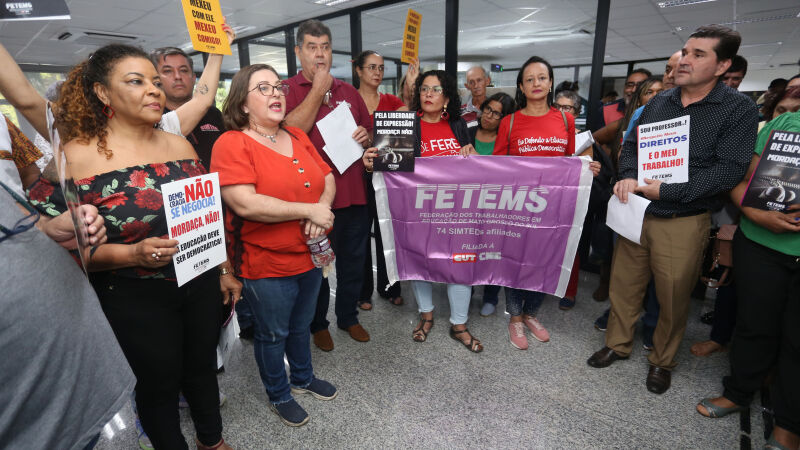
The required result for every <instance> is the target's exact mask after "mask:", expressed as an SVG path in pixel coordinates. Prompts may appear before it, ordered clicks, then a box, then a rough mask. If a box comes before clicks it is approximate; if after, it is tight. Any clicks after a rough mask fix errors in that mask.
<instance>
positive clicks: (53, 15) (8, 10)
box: [0, 0, 70, 21]
mask: <svg viewBox="0 0 800 450" xmlns="http://www.w3.org/2000/svg"><path fill="white" fill-rule="evenodd" d="M2 4H3V7H2V8H0V21H4V20H66V19H69V18H70V17H69V8H67V3H66V2H65V1H64V0H31V1H27V2H26V1H4V2H2Z"/></svg>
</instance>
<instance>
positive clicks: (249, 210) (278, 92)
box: [211, 64, 337, 426]
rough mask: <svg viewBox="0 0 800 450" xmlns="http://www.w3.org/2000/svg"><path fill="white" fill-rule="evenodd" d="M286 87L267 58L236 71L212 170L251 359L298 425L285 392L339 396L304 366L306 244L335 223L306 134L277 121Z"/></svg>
mask: <svg viewBox="0 0 800 450" xmlns="http://www.w3.org/2000/svg"><path fill="white" fill-rule="evenodd" d="M288 92H289V86H288V85H287V84H284V83H283V82H282V81H281V79H280V78H279V77H278V73H277V72H276V71H275V69H273V68H272V67H271V66H268V65H266V64H254V65H251V66H247V67H244V68H242V69H241V70H240V71H239V72H237V73H236V75H234V77H233V80H232V81H231V88H230V92H229V94H228V98H227V99H225V104H224V105H223V107H222V117H223V119H224V120H225V126H226V128H228V130H230V131H227V132H226V133H224V134H223V135H222V136H220V138H219V139H218V140H217V142H216V143H215V144H214V149H213V151H212V156H211V170H212V171H214V172H218V173H219V180H220V186H222V198H223V199H224V200H225V204H226V206H227V208H228V210H229V211H228V214H227V216H226V229H227V231H228V235H229V236H230V237H231V246H230V247H229V254H230V256H231V260H232V263H233V266H234V271H235V273H236V276H238V277H240V278H241V279H242V281H243V283H244V295H245V299H246V301H247V303H248V304H249V306H250V309H251V310H252V312H253V317H254V319H255V336H254V338H255V339H254V340H255V343H254V351H255V358H256V363H257V364H258V370H259V373H260V374H261V382H262V383H263V384H264V388H265V389H266V391H267V395H268V397H269V402H270V408H271V409H272V411H273V412H275V413H276V414H277V415H278V416H279V417H280V419H281V421H282V422H283V423H284V424H286V425H289V426H301V425H304V424H305V423H306V422H308V420H309V418H308V414H307V413H306V412H305V410H304V409H303V408H302V407H301V406H300V405H299V404H298V403H297V402H296V401H295V400H294V398H293V397H292V394H293V393H294V394H304V393H306V394H311V395H312V396H314V397H315V398H317V399H321V400H332V399H333V398H334V397H336V395H337V391H336V388H335V387H333V386H332V385H331V384H330V383H328V382H327V381H323V380H320V379H318V378H316V377H315V376H314V370H313V368H312V366H311V348H310V339H311V332H310V328H309V326H310V324H311V319H312V318H313V317H314V311H315V307H316V304H317V294H318V292H319V289H320V284H321V282H322V269H320V268H317V267H315V265H314V263H313V262H312V258H311V252H310V250H309V244H307V241H308V240H309V239H315V238H317V237H319V236H321V235H323V234H326V233H327V231H326V230H328V229H329V228H331V227H332V226H333V213H332V212H331V203H332V202H333V197H334V195H335V194H336V183H335V181H334V179H333V174H332V172H331V169H330V167H328V165H327V164H325V162H324V161H323V160H322V158H321V157H320V156H319V154H318V153H317V151H316V150H315V149H314V146H313V144H312V143H311V141H310V140H309V138H308V136H306V134H305V133H303V131H302V130H300V129H299V128H294V127H287V126H286V125H285V124H284V118H285V116H286V94H287V93H288ZM284 357H285V358H286V360H288V362H289V370H290V373H291V375H290V377H289V378H287V376H286V369H285V366H284Z"/></svg>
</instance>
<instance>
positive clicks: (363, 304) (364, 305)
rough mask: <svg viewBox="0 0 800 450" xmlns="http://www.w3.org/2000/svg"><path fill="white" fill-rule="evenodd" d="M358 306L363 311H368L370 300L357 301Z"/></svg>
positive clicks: (370, 307)
mask: <svg viewBox="0 0 800 450" xmlns="http://www.w3.org/2000/svg"><path fill="white" fill-rule="evenodd" d="M358 307H359V308H361V309H363V310H364V311H369V310H371V309H372V302H358Z"/></svg>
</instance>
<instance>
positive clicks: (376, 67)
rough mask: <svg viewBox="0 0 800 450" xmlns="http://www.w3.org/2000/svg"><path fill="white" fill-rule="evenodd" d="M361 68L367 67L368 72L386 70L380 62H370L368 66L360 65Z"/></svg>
mask: <svg viewBox="0 0 800 450" xmlns="http://www.w3.org/2000/svg"><path fill="white" fill-rule="evenodd" d="M361 68H362V69H367V70H369V71H370V72H380V73H383V71H384V70H386V66H384V65H383V64H381V65H380V66H379V65H377V64H370V65H368V66H361Z"/></svg>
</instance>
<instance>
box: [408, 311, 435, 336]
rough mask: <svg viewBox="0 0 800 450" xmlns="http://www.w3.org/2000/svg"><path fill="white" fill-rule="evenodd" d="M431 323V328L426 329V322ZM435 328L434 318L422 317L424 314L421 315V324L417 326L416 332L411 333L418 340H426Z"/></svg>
mask: <svg viewBox="0 0 800 450" xmlns="http://www.w3.org/2000/svg"><path fill="white" fill-rule="evenodd" d="M426 323H430V324H431V328H428V331H425V324H426ZM432 328H433V319H426V318H424V317H422V314H420V316H419V325H417V328H415V329H414V332H413V333H411V338H412V339H414V340H415V341H417V342H425V341H426V340H427V339H428V333H430V332H431V329H432Z"/></svg>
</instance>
